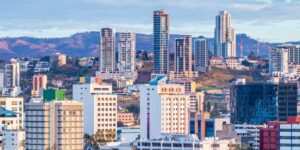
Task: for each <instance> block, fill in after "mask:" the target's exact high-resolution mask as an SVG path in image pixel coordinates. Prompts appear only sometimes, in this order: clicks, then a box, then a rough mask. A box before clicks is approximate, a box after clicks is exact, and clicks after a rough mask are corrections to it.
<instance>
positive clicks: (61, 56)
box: [55, 53, 67, 66]
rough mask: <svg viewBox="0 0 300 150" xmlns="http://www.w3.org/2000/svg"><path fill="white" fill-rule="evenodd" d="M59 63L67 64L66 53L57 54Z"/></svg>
mask: <svg viewBox="0 0 300 150" xmlns="http://www.w3.org/2000/svg"><path fill="white" fill-rule="evenodd" d="M55 57H56V61H57V65H58V66H62V65H65V64H67V56H66V55H65V54H61V53H56V54H55Z"/></svg>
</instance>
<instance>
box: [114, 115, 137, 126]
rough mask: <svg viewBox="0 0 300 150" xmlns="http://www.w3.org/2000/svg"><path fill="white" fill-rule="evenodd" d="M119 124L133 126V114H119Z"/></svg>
mask: <svg viewBox="0 0 300 150" xmlns="http://www.w3.org/2000/svg"><path fill="white" fill-rule="evenodd" d="M118 122H122V123H123V124H124V125H133V124H134V118H133V113H118Z"/></svg>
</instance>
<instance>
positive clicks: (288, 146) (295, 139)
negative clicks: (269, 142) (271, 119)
mask: <svg viewBox="0 0 300 150" xmlns="http://www.w3.org/2000/svg"><path fill="white" fill-rule="evenodd" d="M299 136H300V124H299V123H293V124H280V126H279V143H278V145H279V149H280V150H296V149H300V138H299Z"/></svg>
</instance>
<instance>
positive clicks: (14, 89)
mask: <svg viewBox="0 0 300 150" xmlns="http://www.w3.org/2000/svg"><path fill="white" fill-rule="evenodd" d="M20 93H21V87H20V64H19V62H18V61H17V60H16V59H11V60H10V63H9V64H5V69H4V88H3V89H2V96H18V95H19V94H20Z"/></svg>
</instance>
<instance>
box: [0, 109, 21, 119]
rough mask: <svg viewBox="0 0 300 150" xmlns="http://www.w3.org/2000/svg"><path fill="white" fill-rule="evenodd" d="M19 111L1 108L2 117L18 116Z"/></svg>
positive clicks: (0, 115) (0, 114)
mask: <svg viewBox="0 0 300 150" xmlns="http://www.w3.org/2000/svg"><path fill="white" fill-rule="evenodd" d="M17 114H18V113H16V112H14V111H10V110H6V109H3V110H0V117H16V115H17Z"/></svg>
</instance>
